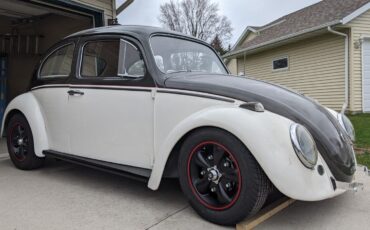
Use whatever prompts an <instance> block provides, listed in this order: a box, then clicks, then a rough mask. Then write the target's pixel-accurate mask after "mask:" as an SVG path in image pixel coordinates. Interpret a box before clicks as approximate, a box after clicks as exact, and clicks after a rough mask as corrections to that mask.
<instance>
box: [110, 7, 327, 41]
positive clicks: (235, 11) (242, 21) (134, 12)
mask: <svg viewBox="0 0 370 230" xmlns="http://www.w3.org/2000/svg"><path fill="white" fill-rule="evenodd" d="M168 1H169V0H135V1H134V3H132V5H131V6H129V7H128V8H127V9H126V10H125V11H124V12H122V13H121V14H120V15H119V16H118V19H119V22H120V23H121V24H123V25H150V26H161V25H160V23H159V22H158V16H159V6H160V5H161V4H162V3H164V2H168ZM213 1H214V2H218V4H219V8H220V13H221V14H223V15H225V16H227V17H228V18H229V19H230V20H231V22H232V26H233V28H234V32H233V38H232V39H231V42H232V43H234V42H235V41H236V40H237V39H238V37H239V36H240V34H241V33H242V32H243V30H244V29H245V27H246V26H261V25H264V24H267V23H269V22H271V21H273V20H275V19H277V18H279V17H281V16H284V15H286V14H288V13H291V12H294V11H296V10H299V9H301V8H303V7H306V6H309V5H311V4H314V3H317V2H319V1H320V0H299V1H297V0H279V1H276V0H213ZM122 2H124V0H117V7H118V6H119V5H120V4H122Z"/></svg>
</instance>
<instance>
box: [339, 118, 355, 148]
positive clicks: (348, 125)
mask: <svg viewBox="0 0 370 230" xmlns="http://www.w3.org/2000/svg"><path fill="white" fill-rule="evenodd" d="M338 121H339V124H340V125H341V126H342V128H343V129H344V130H345V131H346V133H347V135H348V136H349V137H350V138H351V140H352V141H355V139H356V134H355V129H354V128H353V125H352V122H351V121H350V120H349V118H348V117H347V116H346V115H344V114H342V113H339V114H338Z"/></svg>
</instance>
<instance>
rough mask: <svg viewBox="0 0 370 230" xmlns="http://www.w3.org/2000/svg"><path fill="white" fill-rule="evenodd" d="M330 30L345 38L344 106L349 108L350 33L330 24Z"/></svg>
mask: <svg viewBox="0 0 370 230" xmlns="http://www.w3.org/2000/svg"><path fill="white" fill-rule="evenodd" d="M328 31H329V32H330V33H332V34H336V35H339V36H342V37H344V38H345V45H344V46H345V48H344V49H345V54H344V59H345V62H346V63H345V67H344V68H345V76H344V87H345V89H344V92H345V93H344V94H345V102H344V103H345V104H344V105H343V108H347V107H348V105H349V37H348V34H345V33H341V32H338V31H336V30H333V28H332V27H331V26H328ZM344 110H345V109H344Z"/></svg>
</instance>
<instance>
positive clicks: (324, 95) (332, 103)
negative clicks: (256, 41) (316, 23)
mask: <svg viewBox="0 0 370 230" xmlns="http://www.w3.org/2000/svg"><path fill="white" fill-rule="evenodd" d="M282 57H288V58H289V69H288V70H282V71H274V70H273V69H272V61H273V60H274V59H276V58H282ZM344 61H345V60H344V39H343V38H342V37H339V36H335V35H331V34H324V35H321V36H317V37H314V38H310V39H306V40H302V41H299V42H295V43H291V44H289V45H285V46H281V47H279V48H275V49H271V50H268V51H265V52H262V53H258V54H254V55H248V56H247V57H246V63H245V64H246V70H245V73H246V75H247V76H250V77H253V78H257V79H262V80H266V81H270V82H273V83H277V84H280V85H283V86H286V87H289V88H292V89H294V90H297V91H299V92H302V93H304V94H306V95H308V96H310V97H312V98H315V99H317V100H318V101H319V102H320V103H322V104H323V105H325V106H328V107H330V108H333V109H335V110H340V109H341V107H342V105H343V103H344V101H345V91H344V69H345V68H344ZM242 62H243V59H239V61H238V68H239V70H241V71H243V70H242V69H241V68H242V66H243V65H241V64H239V63H242Z"/></svg>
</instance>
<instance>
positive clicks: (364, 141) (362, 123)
mask: <svg viewBox="0 0 370 230" xmlns="http://www.w3.org/2000/svg"><path fill="white" fill-rule="evenodd" d="M348 117H349V119H350V120H351V121H352V123H353V126H354V127H355V130H356V142H355V146H356V147H358V148H370V114H358V115H351V116H348Z"/></svg>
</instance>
